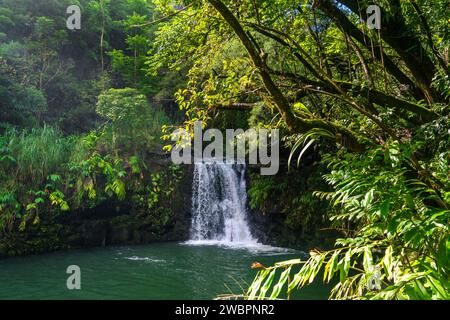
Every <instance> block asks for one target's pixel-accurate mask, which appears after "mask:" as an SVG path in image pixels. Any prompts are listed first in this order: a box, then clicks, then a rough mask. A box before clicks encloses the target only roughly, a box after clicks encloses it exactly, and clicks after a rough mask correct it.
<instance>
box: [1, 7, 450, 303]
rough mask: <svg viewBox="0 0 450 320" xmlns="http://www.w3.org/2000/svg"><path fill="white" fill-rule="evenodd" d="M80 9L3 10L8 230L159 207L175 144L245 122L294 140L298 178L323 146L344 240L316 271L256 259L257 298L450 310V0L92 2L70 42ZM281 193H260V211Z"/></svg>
mask: <svg viewBox="0 0 450 320" xmlns="http://www.w3.org/2000/svg"><path fill="white" fill-rule="evenodd" d="M69 2H70V3H69ZM72 2H74V1H63V0H61V1H56V0H52V1H32V0H19V1H8V0H1V1H0V68H1V72H0V122H1V130H2V132H3V133H2V136H1V137H0V177H1V183H0V210H1V211H0V225H1V226H2V227H3V229H4V230H5V232H7V230H12V229H14V228H16V227H19V228H21V229H22V230H24V229H25V228H26V224H27V223H28V222H30V223H31V222H33V223H34V224H38V223H39V217H40V214H48V212H50V211H55V210H56V211H68V210H70V209H72V208H78V207H83V206H90V207H95V205H97V204H98V203H100V202H102V201H105V199H108V197H118V198H119V199H125V197H127V194H128V193H130V192H131V193H132V194H133V197H132V200H131V199H130V200H129V201H136V202H137V203H139V204H140V205H142V206H147V207H148V208H152V207H154V206H155V204H156V203H157V202H158V200H159V199H160V198H161V197H164V196H165V197H168V196H170V195H169V194H170V192H169V193H164V192H162V191H161V190H164V189H165V187H162V186H161V184H162V182H163V181H164V182H166V183H168V184H170V183H171V180H169V179H164V178H162V177H161V176H157V175H156V174H155V173H153V174H151V175H149V176H148V177H147V176H146V175H145V174H144V172H145V170H144V169H143V168H144V167H145V163H146V158H147V157H148V152H149V150H160V148H161V145H162V142H161V141H160V136H161V135H162V138H163V139H165V140H170V138H171V132H172V129H175V128H178V127H183V128H187V129H188V130H192V129H193V124H194V122H195V121H198V120H201V121H203V123H204V124H205V125H208V124H218V123H219V124H220V126H221V127H222V129H224V128H227V127H229V126H233V125H235V123H236V121H237V120H236V118H242V117H241V116H240V115H241V114H242V111H244V112H245V115H246V117H245V119H244V120H245V122H246V124H245V125H248V126H249V127H256V128H279V129H280V130H281V132H282V137H283V146H284V148H286V149H288V150H290V153H291V156H290V157H289V162H290V166H291V167H295V166H302V155H303V154H305V152H306V151H307V149H309V150H311V149H312V147H313V146H314V152H316V153H318V154H319V155H320V159H321V160H320V161H321V163H322V164H324V165H326V167H325V169H324V170H323V172H322V173H321V174H322V175H323V178H324V180H325V181H326V182H327V183H328V184H329V186H330V189H329V190H311V194H312V192H313V191H316V192H314V197H315V199H318V200H321V201H323V202H328V203H329V204H330V205H329V207H328V210H327V213H326V215H325V218H326V219H327V221H329V223H330V226H331V227H332V228H333V229H335V230H336V231H338V232H339V233H340V236H339V238H338V239H337V240H336V241H335V245H334V248H333V249H331V250H327V251H324V250H320V249H314V250H311V251H310V257H309V259H308V260H307V261H302V260H292V261H286V262H281V263H279V264H277V265H275V266H273V267H264V266H262V265H260V264H257V263H256V264H255V265H254V267H255V268H257V269H259V270H258V275H257V276H256V278H255V281H254V283H253V284H252V285H251V287H250V288H249V290H248V292H246V293H245V294H244V295H243V297H244V298H249V299H255V298H259V299H266V298H277V297H279V296H280V294H283V292H287V295H288V296H289V294H290V292H291V291H292V290H295V289H298V288H301V287H303V286H305V285H307V284H309V283H311V282H313V281H321V280H322V279H323V281H325V282H332V283H333V284H334V288H333V290H332V292H331V298H338V299H351V298H352V299H448V298H449V297H450V292H449V290H450V233H449V218H450V121H449V120H450V116H449V111H450V106H449V103H450V69H449V43H450V20H449V18H450V6H449V5H448V3H447V1H445V0H405V1H400V0H389V1H388V0H380V1H366V0H342V1H334V0H314V1H310V0H304V1H303V0H302V1H291V0H271V1H263V0H238V1H236V0H233V1H231V0H230V1H228V0H203V1H200V0H196V1H172V0H171V1H168V0H153V1H144V0H117V1H109V0H91V1H88V0H83V1H75V2H79V4H80V6H81V8H82V14H83V22H82V28H81V30H80V31H70V30H67V29H65V18H66V17H65V16H64V15H62V14H61V12H65V8H66V7H67V6H68V5H69V4H73V3H72ZM374 2H375V4H376V5H378V8H380V11H379V12H380V18H381V25H380V26H381V28H380V29H373V28H371V27H370V26H369V25H368V24H367V23H366V22H367V20H368V19H369V18H370V13H369V12H368V11H367V8H368V7H369V6H370V5H373V4H374ZM31 13H32V14H31ZM178 109H180V110H181V111H180V110H178ZM223 114H227V115H228V117H229V118H227V117H223V116H222V115H223ZM230 114H231V115H232V116H231V117H230V116H229V115H230ZM238 114H239V116H236V115H238ZM233 115H234V116H235V118H233ZM221 117H222V118H221ZM218 119H219V120H218ZM161 128H162V131H163V133H164V134H163V133H160V132H161V131H160V129H161ZM171 147H172V146H171V145H170V143H169V142H168V141H167V142H166V146H165V150H170V149H171ZM171 174H173V176H174V177H175V176H176V168H172V170H171ZM274 179H275V178H274ZM149 186H150V187H149ZM271 188H276V186H274V184H273V180H271V179H270V178H269V179H262V180H261V181H260V183H257V184H255V186H254V187H252V188H251V190H250V192H249V193H250V196H251V199H250V204H251V205H252V206H255V207H258V205H259V203H258V199H262V200H265V199H266V198H267V197H268V194H270V193H271V192H272V189H271ZM169 189H170V187H169ZM165 190H167V189H165ZM291 207H295V204H294V205H291ZM294 210H295V209H294ZM290 218H291V219H294V218H293V217H292V216H291V217H290ZM304 218H305V217H304V216H302V215H299V216H298V217H297V218H296V219H297V220H298V221H297V223H302V222H303V221H302V219H304ZM160 219H164V215H161V217H160ZM233 297H235V296H228V298H233Z"/></svg>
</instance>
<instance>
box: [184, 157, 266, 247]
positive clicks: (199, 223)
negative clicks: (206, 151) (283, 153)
mask: <svg viewBox="0 0 450 320" xmlns="http://www.w3.org/2000/svg"><path fill="white" fill-rule="evenodd" d="M246 202H247V190H246V183H245V166H244V165H237V164H229V163H198V164H196V165H195V170H194V182H193V195H192V227H191V240H194V241H195V240H197V241H198V240H215V241H220V242H224V243H231V242H234V243H257V241H256V240H255V239H254V238H253V237H252V235H251V233H250V228H249V226H248V223H247V219H246V215H247V210H246Z"/></svg>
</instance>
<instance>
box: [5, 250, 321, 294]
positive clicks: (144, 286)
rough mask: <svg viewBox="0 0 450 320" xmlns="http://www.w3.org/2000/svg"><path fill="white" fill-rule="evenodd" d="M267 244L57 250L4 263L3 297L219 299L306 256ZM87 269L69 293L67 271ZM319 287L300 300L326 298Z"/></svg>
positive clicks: (238, 291) (309, 290) (314, 287)
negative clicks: (268, 268) (259, 271)
mask: <svg viewBox="0 0 450 320" xmlns="http://www.w3.org/2000/svg"><path fill="white" fill-rule="evenodd" d="M302 254H303V253H302V252H299V251H293V250H286V249H276V248H270V247H265V246H254V247H248V248H245V247H244V246H240V245H235V246H234V247H227V246H222V245H220V244H211V243H207V244H206V243H203V244H198V243H195V244H192V243H191V244H185V243H163V244H152V245H145V246H130V247H107V248H96V249H85V250H76V251H66V252H57V253H52V254H45V255H39V256H27V257H18V258H10V259H5V260H0V299H155V300H162V299H164V300H165V299H169V300H172V299H213V298H215V297H217V295H219V294H227V293H230V292H232V293H235V294H239V293H242V291H243V288H247V286H248V284H249V283H251V281H252V280H253V277H254V276H255V270H251V269H250V265H251V264H252V263H253V262H255V261H258V262H260V263H262V264H263V265H271V264H273V263H274V262H277V261H282V260H287V259H293V258H296V257H301V256H302ZM70 265H77V266H79V267H80V270H81V290H69V289H67V285H66V282H67V278H68V277H69V276H70V275H69V274H67V273H66V271H67V267H68V266H70ZM327 292H328V290H327V288H325V287H323V286H321V285H315V286H312V287H309V288H307V289H306V290H304V291H302V292H301V294H297V295H296V298H300V299H325V298H326V297H327Z"/></svg>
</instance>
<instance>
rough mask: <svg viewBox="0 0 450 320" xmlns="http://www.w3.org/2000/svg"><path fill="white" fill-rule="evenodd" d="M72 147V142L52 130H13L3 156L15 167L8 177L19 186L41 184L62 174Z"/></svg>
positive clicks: (6, 139)
mask: <svg viewBox="0 0 450 320" xmlns="http://www.w3.org/2000/svg"><path fill="white" fill-rule="evenodd" d="M72 146H73V142H72V140H71V139H68V138H65V137H63V135H62V133H61V132H60V131H59V130H57V129H55V128H52V127H50V126H44V127H43V128H35V129H32V130H31V131H24V132H21V133H18V132H17V131H16V130H9V131H8V132H6V133H5V135H4V137H3V149H4V150H3V152H4V153H5V151H6V152H7V153H8V154H9V156H10V157H11V160H12V162H13V163H14V165H12V166H11V164H9V165H8V168H9V169H10V170H11V172H9V174H8V172H7V174H8V175H9V176H11V175H12V176H13V177H14V178H15V179H16V180H18V182H24V183H26V184H31V185H38V184H41V183H43V182H44V181H45V179H46V177H47V176H48V175H49V174H53V173H57V172H61V169H62V166H63V164H64V163H66V162H67V161H68V160H69V157H70V152H71V149H72ZM4 166H6V164H4Z"/></svg>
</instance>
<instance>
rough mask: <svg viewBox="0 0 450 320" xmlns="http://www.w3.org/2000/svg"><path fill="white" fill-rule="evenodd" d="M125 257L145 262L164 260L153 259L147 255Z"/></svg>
mask: <svg viewBox="0 0 450 320" xmlns="http://www.w3.org/2000/svg"><path fill="white" fill-rule="evenodd" d="M125 259H127V260H132V261H145V262H165V260H161V259H153V258H149V257H138V256H132V257H126V258H125Z"/></svg>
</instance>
